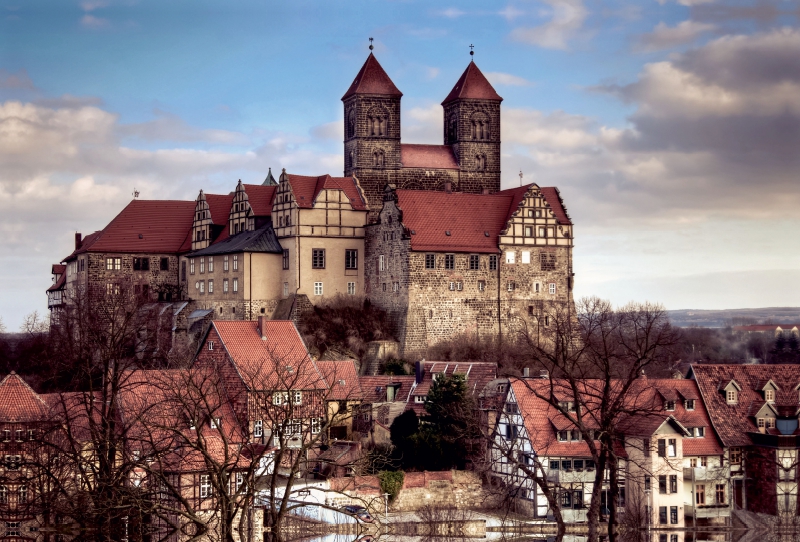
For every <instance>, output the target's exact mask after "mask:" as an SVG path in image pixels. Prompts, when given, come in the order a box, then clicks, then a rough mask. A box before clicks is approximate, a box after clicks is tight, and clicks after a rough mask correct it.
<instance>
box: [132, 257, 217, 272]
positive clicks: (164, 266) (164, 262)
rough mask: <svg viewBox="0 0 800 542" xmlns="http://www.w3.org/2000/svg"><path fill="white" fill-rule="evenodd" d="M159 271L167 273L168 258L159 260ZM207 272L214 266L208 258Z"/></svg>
mask: <svg viewBox="0 0 800 542" xmlns="http://www.w3.org/2000/svg"><path fill="white" fill-rule="evenodd" d="M148 267H150V265H149V260H148ZM161 270H162V271H169V258H161ZM208 270H209V271H213V270H214V264H213V263H211V259H210V258H209V264H208Z"/></svg>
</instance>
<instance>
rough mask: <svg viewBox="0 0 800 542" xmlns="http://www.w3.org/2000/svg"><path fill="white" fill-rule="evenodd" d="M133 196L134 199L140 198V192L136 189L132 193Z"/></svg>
mask: <svg viewBox="0 0 800 542" xmlns="http://www.w3.org/2000/svg"><path fill="white" fill-rule="evenodd" d="M131 196H133V199H137V198H138V197H139V191H138V190H136V188H135V187H134V189H133V192H131Z"/></svg>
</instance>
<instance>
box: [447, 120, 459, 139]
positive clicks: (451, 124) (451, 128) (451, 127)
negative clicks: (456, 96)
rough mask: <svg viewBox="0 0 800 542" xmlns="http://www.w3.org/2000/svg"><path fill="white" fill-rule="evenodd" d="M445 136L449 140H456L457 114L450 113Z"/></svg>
mask: <svg viewBox="0 0 800 542" xmlns="http://www.w3.org/2000/svg"><path fill="white" fill-rule="evenodd" d="M447 138H448V139H449V140H450V141H456V140H457V139H458V116H457V115H450V119H449V120H448V121H447Z"/></svg>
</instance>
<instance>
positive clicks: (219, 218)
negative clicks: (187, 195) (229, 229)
mask: <svg viewBox="0 0 800 542" xmlns="http://www.w3.org/2000/svg"><path fill="white" fill-rule="evenodd" d="M205 196H206V203H208V210H209V211H210V212H211V222H213V223H214V224H215V225H217V226H225V225H227V224H228V218H230V216H231V206H232V205H233V192H231V193H230V194H225V195H221V194H206V195H205Z"/></svg>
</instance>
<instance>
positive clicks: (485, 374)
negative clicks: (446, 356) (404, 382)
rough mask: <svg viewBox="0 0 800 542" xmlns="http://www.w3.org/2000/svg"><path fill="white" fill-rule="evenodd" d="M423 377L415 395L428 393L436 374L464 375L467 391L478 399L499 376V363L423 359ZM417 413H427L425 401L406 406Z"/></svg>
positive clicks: (421, 363)
mask: <svg viewBox="0 0 800 542" xmlns="http://www.w3.org/2000/svg"><path fill="white" fill-rule="evenodd" d="M420 369H421V370H422V374H421V375H420V377H421V379H420V381H419V382H417V385H416V387H415V388H414V391H413V395H423V396H424V395H428V392H430V390H431V386H432V385H433V379H434V375H437V374H442V375H445V376H452V375H454V374H460V375H463V376H464V378H465V380H466V384H467V391H469V392H470V393H471V394H472V396H473V397H474V398H475V399H476V400H477V398H478V395H479V394H480V393H481V392H482V391H483V389H484V388H485V387H486V385H487V384H488V383H489V382H491V381H492V380H494V379H495V378H497V364H496V363H490V362H482V361H421V362H420ZM406 408H408V409H411V410H415V411H416V412H417V414H425V413H426V411H425V405H424V403H417V402H409V404H408V406H407V407H406Z"/></svg>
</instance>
